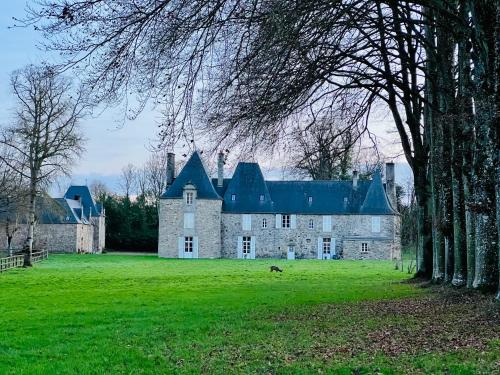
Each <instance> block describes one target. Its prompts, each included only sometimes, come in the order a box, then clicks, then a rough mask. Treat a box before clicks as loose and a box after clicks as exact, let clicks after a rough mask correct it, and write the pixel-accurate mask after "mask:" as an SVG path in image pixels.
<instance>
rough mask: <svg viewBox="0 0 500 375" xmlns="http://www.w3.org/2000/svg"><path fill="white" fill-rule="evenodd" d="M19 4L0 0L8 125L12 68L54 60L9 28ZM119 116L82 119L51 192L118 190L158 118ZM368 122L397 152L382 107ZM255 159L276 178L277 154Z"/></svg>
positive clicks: (23, 32)
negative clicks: (68, 172) (78, 145)
mask: <svg viewBox="0 0 500 375" xmlns="http://www.w3.org/2000/svg"><path fill="white" fill-rule="evenodd" d="M25 4H26V2H25V1H23V0H11V1H6V0H2V1H1V3H0V103H1V105H0V126H5V125H8V124H9V122H10V121H11V120H12V111H13V106H14V103H13V99H12V94H11V92H10V87H9V78H10V75H11V73H12V71H14V70H16V69H19V68H22V67H23V66H25V65H27V64H38V63H40V62H41V61H43V60H47V61H48V62H55V61H57V60H56V59H55V55H52V56H51V55H49V54H47V53H46V52H45V51H42V50H40V49H39V48H37V44H38V43H39V42H40V41H41V39H40V37H41V35H40V34H39V33H37V32H36V31H34V30H33V29H32V28H10V27H11V26H13V25H14V24H15V21H14V20H13V17H17V18H21V17H23V14H24V8H25ZM121 120H122V116H121V113H120V109H119V108H110V109H106V110H105V111H103V112H102V113H100V114H99V115H98V116H94V117H92V118H87V119H84V120H83V121H82V123H81V128H82V131H83V133H84V135H85V137H86V139H87V142H86V144H85V149H86V151H85V153H84V154H83V155H82V157H81V158H80V159H79V160H78V161H77V163H76V164H75V166H74V168H73V175H72V176H71V177H69V178H61V179H60V180H59V181H58V184H56V185H55V186H54V187H53V188H52V191H51V194H52V195H56V196H57V195H60V194H62V193H63V192H64V190H65V189H66V187H67V186H68V185H69V184H91V183H92V182H93V181H95V180H99V181H102V182H104V183H105V184H106V185H107V186H108V187H109V188H110V189H112V190H118V189H119V188H118V180H119V174H120V171H121V169H122V168H123V167H124V166H125V165H127V164H129V163H133V164H134V165H137V166H140V165H141V164H143V163H144V162H145V161H146V160H147V158H148V157H149V153H150V151H149V150H148V148H149V146H150V145H151V144H154V143H155V140H156V139H157V137H156V135H157V131H158V122H159V121H160V120H161V118H160V115H159V112H158V111H157V110H155V109H154V108H151V107H148V108H146V109H145V110H144V111H143V112H142V113H141V115H140V116H139V117H138V118H137V119H136V120H134V121H127V122H125V124H123V123H122V121H121ZM371 125H373V126H372V127H373V128H374V129H376V130H377V132H376V135H377V137H378V139H379V141H380V142H381V143H383V144H384V146H383V147H382V148H385V149H386V150H388V153H389V154H391V155H397V154H399V153H400V150H399V146H397V145H395V143H396V139H397V137H396V136H395V135H394V134H393V132H391V129H392V124H391V121H390V119H388V118H387V116H386V115H385V114H384V113H383V112H382V114H381V115H379V116H377V117H375V118H373V120H372V122H371ZM178 157H180V155H178ZM257 159H258V158H257ZM257 161H259V162H261V164H263V172H264V174H267V176H266V177H268V178H273V179H275V178H279V177H278V176H279V175H280V173H279V171H278V170H277V168H276V165H278V164H279V158H275V159H274V160H272V161H270V160H269V158H267V157H263V158H262V160H257ZM394 161H395V162H396V181H397V182H399V183H401V184H406V183H407V181H408V179H409V178H411V171H410V169H409V166H408V165H407V164H406V162H405V161H404V160H403V159H402V158H401V157H397V158H395V160H394Z"/></svg>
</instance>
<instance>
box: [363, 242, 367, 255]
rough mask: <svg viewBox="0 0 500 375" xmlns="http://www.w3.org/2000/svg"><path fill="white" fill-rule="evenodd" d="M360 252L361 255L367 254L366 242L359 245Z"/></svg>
mask: <svg viewBox="0 0 500 375" xmlns="http://www.w3.org/2000/svg"><path fill="white" fill-rule="evenodd" d="M361 252H362V253H367V252H368V242H362V243H361Z"/></svg>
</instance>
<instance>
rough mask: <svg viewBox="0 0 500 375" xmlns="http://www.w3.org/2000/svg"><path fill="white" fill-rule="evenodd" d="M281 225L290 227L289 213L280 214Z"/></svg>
mask: <svg viewBox="0 0 500 375" xmlns="http://www.w3.org/2000/svg"><path fill="white" fill-rule="evenodd" d="M281 227H282V228H290V215H282V216H281Z"/></svg>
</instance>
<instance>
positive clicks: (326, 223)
mask: <svg viewBox="0 0 500 375" xmlns="http://www.w3.org/2000/svg"><path fill="white" fill-rule="evenodd" d="M331 231H332V217H331V216H330V215H325V216H323V232H331Z"/></svg>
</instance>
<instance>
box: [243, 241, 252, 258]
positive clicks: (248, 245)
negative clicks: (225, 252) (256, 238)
mask: <svg viewBox="0 0 500 375" xmlns="http://www.w3.org/2000/svg"><path fill="white" fill-rule="evenodd" d="M251 244H252V237H250V236H244V237H243V255H248V254H250V248H251Z"/></svg>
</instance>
